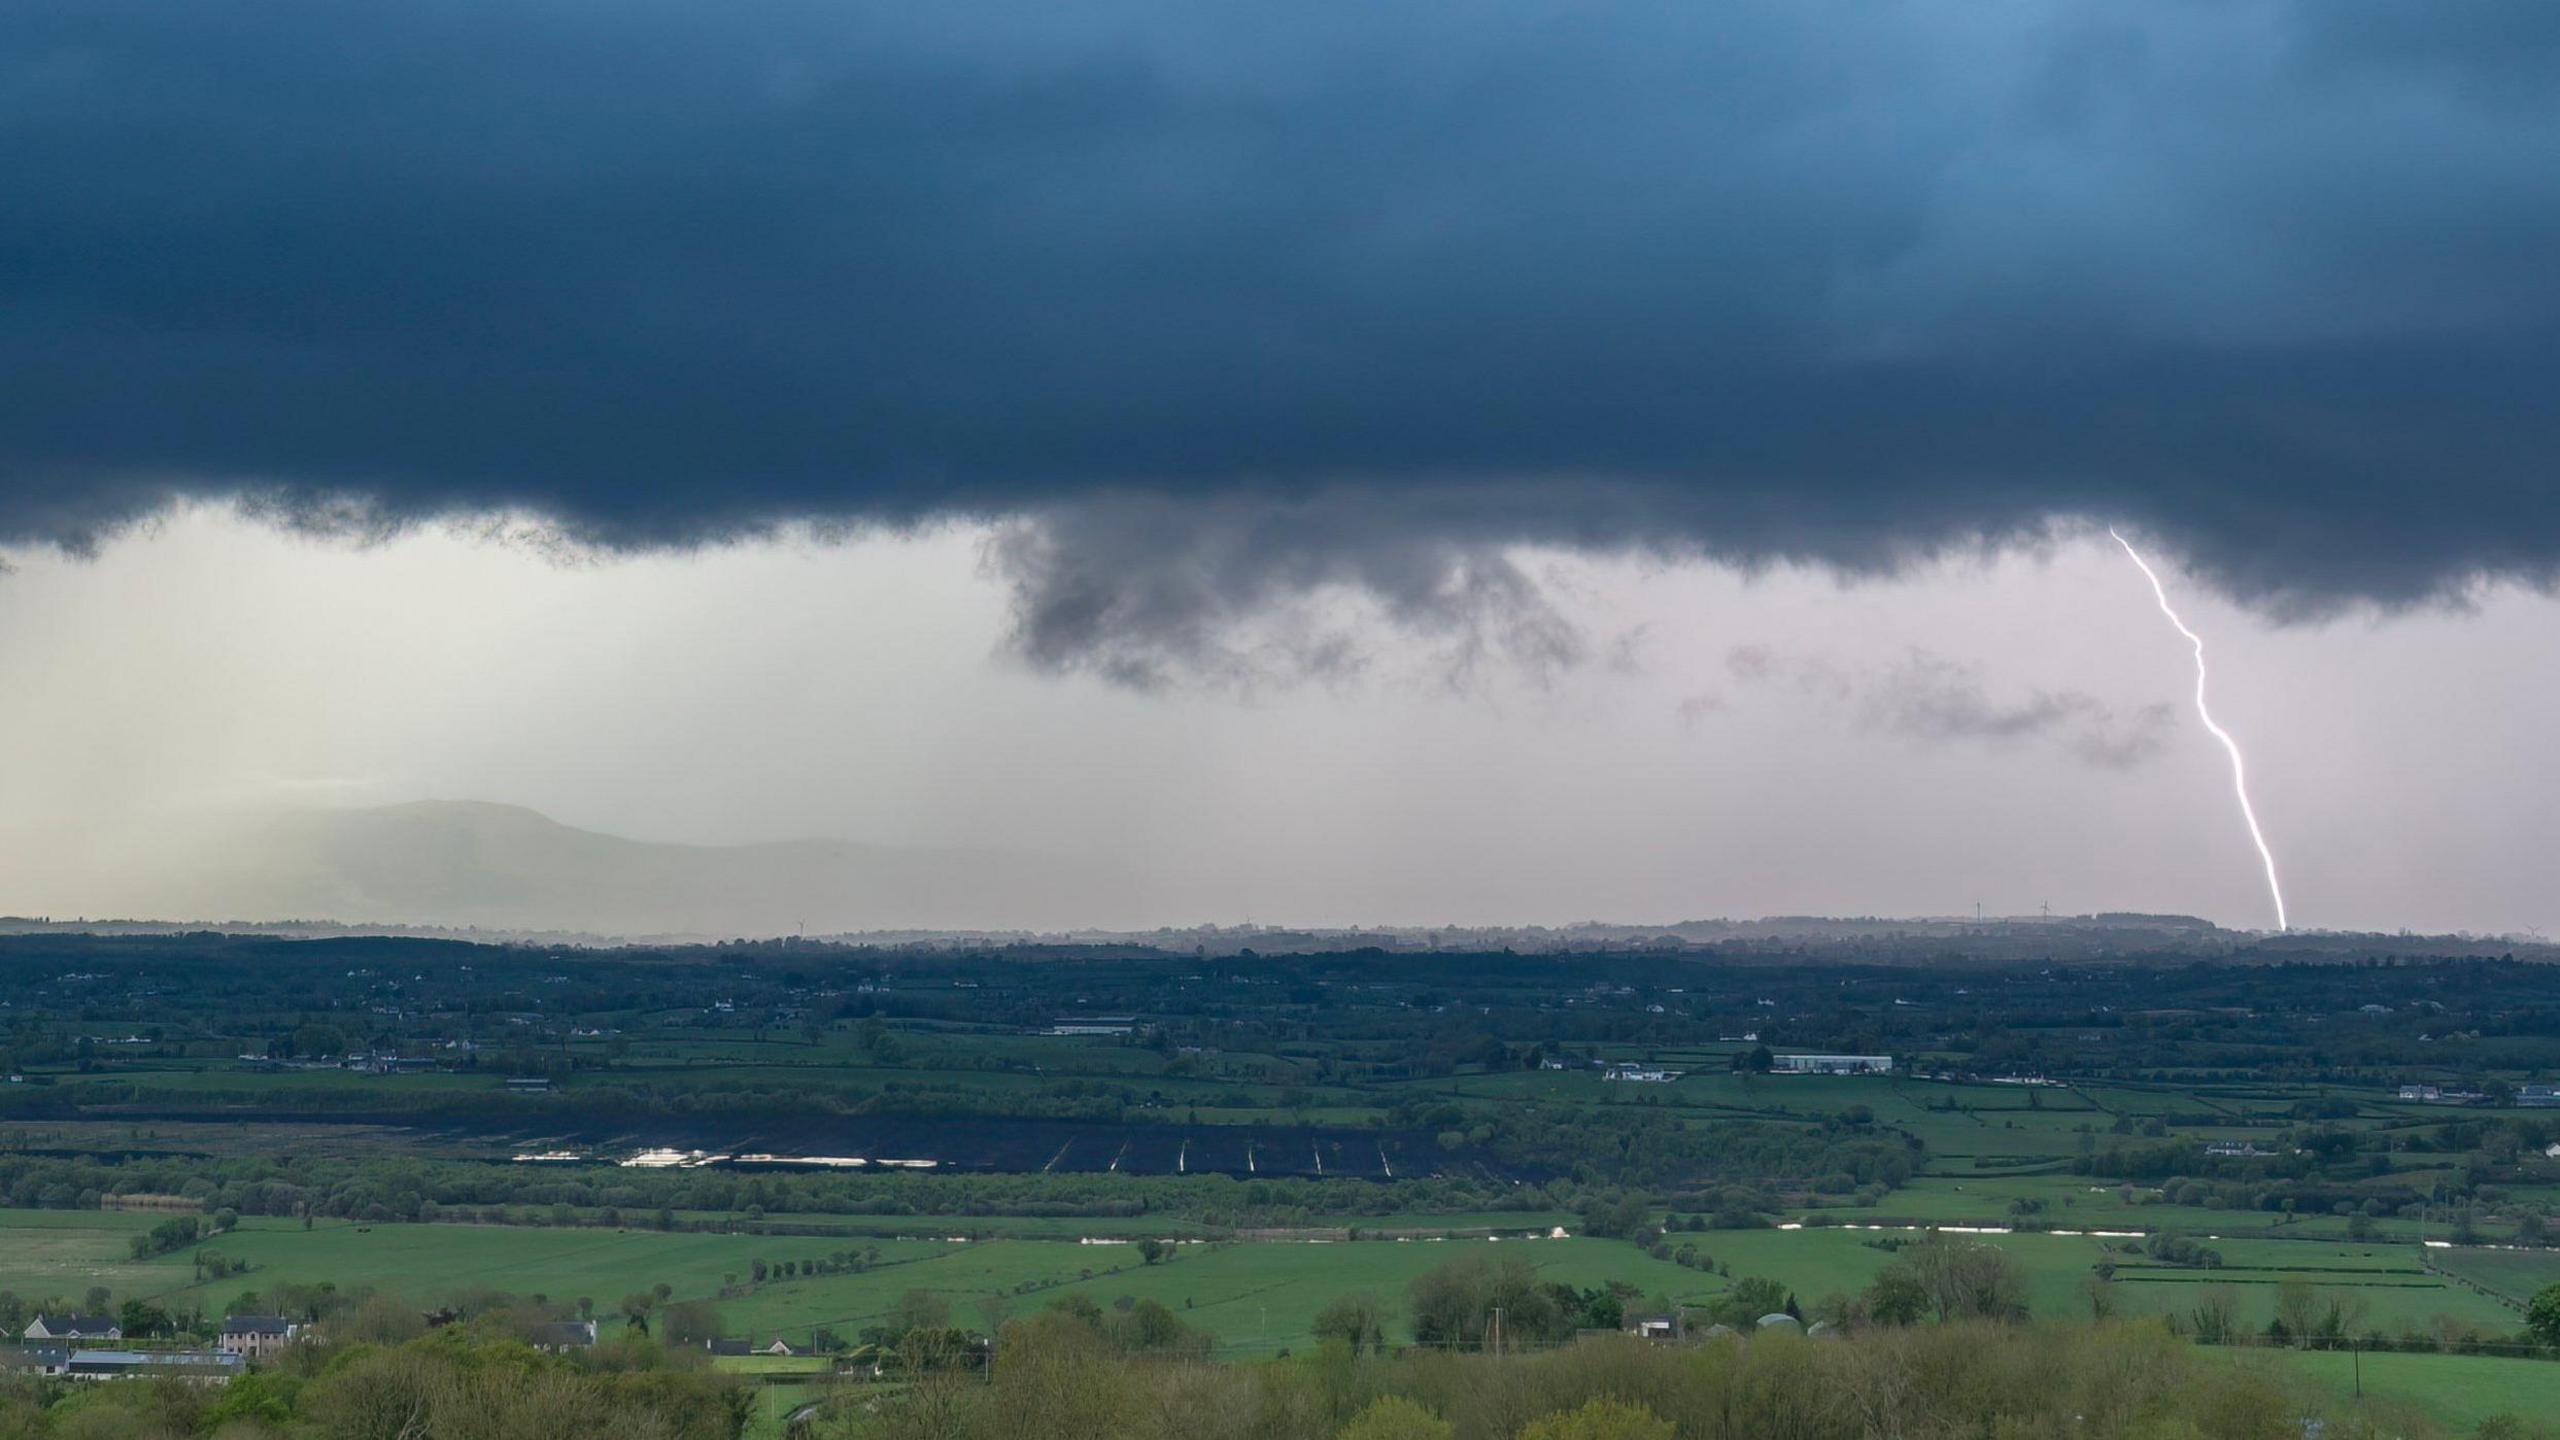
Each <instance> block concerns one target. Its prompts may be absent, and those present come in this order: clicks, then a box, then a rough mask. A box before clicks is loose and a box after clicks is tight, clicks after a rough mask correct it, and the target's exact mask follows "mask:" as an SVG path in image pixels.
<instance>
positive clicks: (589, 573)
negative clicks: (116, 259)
mask: <svg viewBox="0 0 2560 1440" xmlns="http://www.w3.org/2000/svg"><path fill="white" fill-rule="evenodd" d="M987 540H988V532H987V531H986V530H984V529H982V528H980V527H975V526H969V525H963V524H950V525H942V526H937V527H933V528H929V529H926V530H923V531H919V532H913V533H908V534H877V535H871V536H867V537H863V538H858V539H855V540H852V541H849V542H845V543H840V544H839V543H821V542H817V541H812V540H806V539H801V540H794V541H787V542H777V543H761V542H759V543H751V544H740V545H733V546H720V547H712V548H708V549H704V550H699V551H695V552H690V553H683V554H648V555H641V556H636V557H619V556H611V557H603V558H593V557H587V558H571V559H567V560H564V559H563V558H562V557H560V556H558V555H556V554H550V553H545V552H544V551H543V550H541V549H539V548H537V547H533V546H529V545H525V544H521V543H517V544H510V543H503V542H493V541H491V540H490V539H488V538H486V537H485V536H479V535H472V534H465V533H459V532H455V531H451V530H440V529H433V528H425V529H420V530H417V531H413V532H411V533H408V534H405V535H402V536H399V537H397V538H394V539H390V540H388V541H384V542H382V543H379V544H375V545H371V546H367V547H354V546H350V545H347V544H344V543H340V542H333V541H319V540H313V539H309V538H305V537H300V536H296V535H292V534H288V533H284V532H280V531H278V530H275V529H272V528H269V527H266V526H263V525H259V524H256V523H253V522H250V521H246V520H243V519H241V518H239V517H238V516H236V515H234V514H231V513H229V512H227V511H223V510H220V509H217V508H196V509H191V510H188V511H184V512H181V513H179V514H177V515H174V516H172V517H171V518H169V519H167V520H166V521H165V522H163V523H160V524H158V525H155V526H153V527H150V528H149V529H148V530H147V531H144V532H139V533H136V534H133V535H130V536H127V537H125V538H122V539H119V540H116V541H113V542H111V543H110V544H108V545H107V546H106V547H105V548H104V550H103V551H102V552H101V553H100V554H99V555H97V556H96V557H95V558H93V559H85V560H84V559H74V558H67V557H65V556H62V555H60V554H58V553H56V552H53V551H50V550H42V549H26V550H19V551H14V552H11V553H10V555H9V556H8V559H9V561H10V563H11V565H12V566H13V568H14V573H13V574H10V575H9V576H7V577H6V578H5V579H0V695H5V696H7V697H8V699H7V701H6V703H5V704H0V751H5V753H7V754H10V755H12V756H17V757H23V759H22V762H21V763H13V764H10V765H8V766H6V767H0V815H5V816H6V817H7V822H6V824H5V825H0V911H18V912H31V911H50V910H64V909H69V908H72V906H71V904H70V903H68V902H69V900H70V899H72V898H76V900H77V904H78V906H79V908H82V909H84V910H88V911H91V912H93V913H104V912H107V911H111V910H114V909H115V905H114V902H115V900H116V899H117V898H118V889H117V887H118V884H119V877H118V875H117V874H116V873H114V867H113V866H112V865H107V866H101V867H97V868H98V869H99V870H100V871H101V873H84V874H79V875H76V876H68V877H66V876H65V875H64V874H63V870H62V866H61V864H59V863H53V864H50V865H47V864H46V863H44V862H45V861H46V859H47V852H49V851H57V850H58V849H59V842H58V837H59V835H60V834H61V833H63V831H64V830H65V829H66V828H68V829H73V830H86V831H90V832H102V831H103V832H106V833H113V834H139V835H148V834H149V833H151V832H152V831H153V830H155V829H159V828H164V827H166V826H169V825H172V824H177V823H181V822H182V821H183V819H184V817H186V816H187V815H189V814H191V813H193V812H197V811H201V810H205V809H207V808H211V807H226V806H276V805H285V806H310V805H322V806H339V805H344V806H359V805H377V804H388V803H395V802H400V801H406V800H411V799H419V798H446V799H477V800H489V801H498V802H504V803H510V804H519V805H524V806H529V807H532V808H534V809H538V810H540V811H542V812H544V813H546V814H549V815H551V816H552V817H554V818H556V819H559V820H561V821H563V822H566V823H569V824H573V825H578V826H582V827H588V828H593V829H597V830H602V831H607V832H611V833H615V834H621V835H627V836H632V837H637V838H643V839H652V840H661V841H688V842H709V843H723V844H725V843H738V842H747V841H756V840H766V839H777V838H795V837H815V836H825V837H840V838H850V839H858V840H865V841H872V842H878V843H883V844H889V845H899V846H919V847H994V848H1002V849H1012V850H1021V851H1026V852H1031V853H1036V854H1053V855H1075V856H1079V857H1083V858H1086V859H1091V860H1096V861H1099V862H1102V863H1105V864H1109V865H1112V866H1116V867H1121V868H1124V869H1126V870H1127V871H1129V872H1131V873H1133V874H1135V875H1137V876H1139V877H1140V880H1141V884H1140V887H1139V889H1138V891H1137V894H1138V896H1139V898H1138V900H1137V901H1136V902H1135V903H1136V906H1137V913H1107V914H1104V913H1098V914H1091V915H1061V916H1059V917H1057V920H1058V923H1061V924H1111V925H1135V924H1156V923H1190V922H1197V921H1206V920H1216V921H1235V920H1241V919H1244V918H1247V917H1251V918H1255V919H1260V920H1264V921H1286V922H1300V923H1315V922H1331V923H1350V922H1367V923H1386V922H1398V923H1432V922H1481V923H1500V922H1512V923H1527V922H1559V921H1570V920H1575V919H1582V918H1606V919H1622V920H1669V919H1676V918H1682V917H1689V916H1701V915H1717V914H1732V915H1750V914H1765V913H1803V912H1818V913H1859V914H1911V913H1938V914H1944V913H1956V912H1961V911H1964V910H1967V909H1969V908H1970V907H1971V906H1972V904H1973V903H1974V902H1975V901H1976V900H1980V901H1981V902H1982V903H1983V904H1984V905H1985V906H1986V907H1988V908H1989V909H1991V910H1993V911H1995V912H1998V911H2010V912H2022V911H2032V910H2033V909H2034V908H2035V907H2036V906H2037V905H2038V904H2039V903H2047V902H2049V903H2050V904H2051V905H2052V906H2053V907H2054V909H2055V910H2056V911H2057V912H2063V911H2074V912H2076V911H2087V910H2097V909H2150V910H2179V911H2187V912H2191V913H2199V914H2204V915H2207V916H2210V917H2212V918H2214V919H2216V920H2219V921H2222V922H2225V923H2229V924H2236V925H2265V924H2268V923H2270V919H2271V917H2270V915H2269V913H2268V911H2267V906H2266V901H2265V895H2264V890H2263V885H2262V882H2261V879H2260V876H2259V872H2258V869H2257V865H2256V860H2255V856H2254V854H2253V853H2252V851H2251V850H2250V848H2249V843H2248V838H2247V835H2246V832H2245V831H2244V830H2243V829H2242V827H2241V823H2240V819H2239V817H2238V815H2237V814H2236V812H2235V811H2234V809H2233V807H2232V805H2231V795H2230V790H2229V782H2228V776H2227V772H2226V771H2225V770H2224V768H2223V766H2224V761H2223V757H2222V755H2221V754H2220V752H2219V750H2218V749H2217V748H2216V747H2215V746H2214V744H2213V743H2212V741H2211V739H2210V737H2208V736H2207V735H2206V734H2205V732H2204V731H2203V729H2202V728H2201V727H2200V726H2198V725H2197V724H2196V723H2195V721H2194V717H2193V713H2192V711H2191V710H2190V709H2189V708H2188V705H2187V701H2188V696H2189V687H2190V685H2191V671H2190V670H2189V668H2188V664H2189V660H2188V655H2187V651H2186V647H2185V643H2184V642H2183V641H2182V640H2180V639H2179V637H2178V636H2177V635H2176V634H2175V632H2174V631H2172V630H2171V629H2169V627H2168V626H2167V625H2166V624H2165V622H2163V621H2162V619H2161V617H2160V615H2159V613H2158V611H2157V610H2156V609H2155V608H2154V607H2153V605H2152V602H2151V597H2150V595H2149V593H2148V590H2147V588H2146V587H2145V585H2144V582H2143V581H2142V578H2141V577H2140V575H2139V574H2138V573H2136V572H2135V571H2134V570H2133V569H2132V568H2131V567H2130V566H2128V565H2127V564H2126V563H2125V562H2124V559H2123V557H2122V555H2121V554H2120V553H2118V552H2116V551H2115V549H2114V547H2113V546H2112V544H2111V543H2109V542H2107V541H2106V539H2105V536H2104V535H2103V534H2098V535H2096V536H2094V538H2083V539H2081V540H2075V541H2072V542H2069V543H2063V544H2059V545H2057V546H2055V547H2053V548H2052V549H2051V550H2050V551H2049V552H2047V553H2044V554H2041V555H2036V556H2025V555H2010V556H2007V557H2003V558H1998V559H1995V560H1990V561H1987V562H1985V561H1966V562H1950V563H1946V564H1941V565H1938V566H1936V567H1933V568H1930V569H1927V570H1924V571H1921V572H1917V573H1914V574H1912V575H1910V576H1907V577H1905V578H1902V579H1897V580H1891V581H1870V582H1862V583H1857V584H1850V585H1843V584H1841V583H1839V582H1837V581H1835V580H1834V579H1832V578H1830V577H1828V576H1826V575H1822V574H1817V573H1807V572H1798V571H1790V570H1785V569H1780V570H1774V571H1770V572H1766V573H1763V574H1761V575H1758V576H1756V577H1750V578H1746V577H1743V576H1740V575H1738V574H1736V573H1734V572H1732V571H1729V570H1723V569H1718V568H1713V567H1709V566H1705V565H1695V564H1679V565H1672V564H1660V563H1652V562H1642V561H1635V560H1626V559H1594V558H1590V557H1584V556H1578V555H1574V554H1570V553H1566V552H1559V551H1526V552H1515V553H1514V558H1515V559H1516V560H1517V562H1518V563H1519V565H1520V566H1521V568H1522V570H1523V572H1524V573H1525V574H1528V575H1530V576H1531V577H1533V578H1534V579H1535V580H1536V582H1537V586H1538V590H1539V592H1540V593H1541V594H1542V595H1543V596H1544V597H1546V599H1547V601H1548V602H1549V603H1550V604H1551V605H1552V606H1553V610H1554V619H1555V621H1556V623H1559V624H1562V625H1565V626H1568V627H1569V628H1570V629H1571V631H1572V632H1573V633H1574V634H1575V635H1577V636H1578V637H1580V641H1581V648H1582V651H1583V654H1584V658H1583V659H1581V660H1580V661H1578V662H1573V663H1567V664H1561V665H1558V666H1555V667H1553V668H1544V669H1541V668H1532V667H1530V666H1528V665H1526V664H1524V663H1522V662H1519V661H1516V660H1514V659H1507V658H1497V657H1487V656H1476V657H1473V658H1472V660H1471V659H1470V657H1468V656H1467V655H1466V654H1464V653H1462V645H1461V642H1460V641H1459V640H1457V639H1455V638H1453V637H1452V636H1450V635H1448V634H1445V633H1419V634H1418V633H1415V632H1413V631H1412V630H1411V629H1409V628H1399V627H1397V626H1394V625H1391V624H1387V623H1384V622H1382V621H1380V620H1379V619H1378V618H1377V617H1376V616H1374V615H1372V614H1366V613H1363V607H1362V604H1361V602H1358V601H1356V600H1354V599H1351V598H1349V597H1346V596H1341V595H1333V596H1326V597H1319V598H1318V599H1317V600H1316V601H1314V602H1312V603H1311V604H1309V605H1306V606H1301V607H1298V609H1297V610H1296V611H1295V612H1293V613H1291V614H1287V615H1282V616H1279V617H1275V618H1271V619H1269V620H1265V621H1256V622H1254V623H1255V624H1258V625H1261V626H1263V627H1264V628H1265V630H1266V631H1267V632H1269V633H1278V632H1280V631H1283V630H1286V631H1289V632H1290V633H1292V634H1293V635H1296V636H1299V637H1303V636H1304V635H1306V634H1309V633H1333V632H1335V631H1339V632H1340V633H1342V634H1345V635H1351V636H1356V637H1358V639H1357V646H1356V658H1355V659H1349V660H1343V659H1342V657H1340V656H1337V657H1336V659H1337V660H1341V661H1342V663H1340V664H1337V665H1336V667H1335V668H1333V669H1331V670H1329V671H1326V672H1324V673H1322V674H1319V675H1316V676H1313V677H1307V676H1303V675H1300V676H1297V677H1295V678H1286V679H1263V680H1253V679H1246V680H1243V681H1238V680H1237V679H1236V678H1235V677H1234V676H1232V675H1222V676H1220V677H1218V678H1215V679H1203V678H1200V677H1198V676H1185V677H1181V678H1178V679H1177V680H1176V681H1174V682H1173V683H1170V684H1167V685H1163V686H1159V687H1157V688H1155V689H1151V690H1142V689H1132V688H1128V687H1125V686H1119V685H1114V684H1111V683H1107V682H1105V681H1103V680H1099V679H1096V678H1093V677H1092V676H1090V675H1086V674H1076V673H1069V674H1055V673H1048V672H1044V671H1040V670H1036V669H1034V668H1032V667H1031V666H1029V665H1027V664H1026V663H1025V662H1024V661H1022V660H1021V659H1020V658H1018V656H1017V653H1016V651H1015V650H1014V649H1013V648H1012V645H1011V643H1010V640H1009V626H1010V623H1011V616H1010V613H1009V609H1008V603H1009V602H1008V598H1007V593H1006V592H1005V590H1004V589H1003V588H1002V587H1001V586H1000V585H998V584H997V583H995V582H994V581H993V580H992V579H991V578H990V576H989V575H988V573H987V572H986V567H985V566H984V564H983V551H984V548H985V546H986V543H987ZM2165 578H2166V579H2167V581H2168V583H2169V584H2170V585H2171V586H2172V587H2173V589H2174V588H2177V587H2181V586H2182V585H2184V587H2185V588H2184V589H2183V590H2182V591H2181V593H2180V594H2179V600H2180V604H2181V607H2182V609H2183V610H2184V612H2185V613H2186V615H2187V617H2188V619H2189V621H2190V623H2192V624H2194V625H2195V626H2196V627H2197V628H2198V630H2199V631H2200V632H2201V633H2203V634H2204V636H2205V637H2206V639H2207V641H2208V643H2209V645H2210V646H2211V649H2212V655H2213V659H2214V687H2215V688H2214V696H2213V700H2214V706H2215V709H2216V713H2217V715H2218V716H2219V718H2221V719H2222V720H2223V722H2224V723H2225V724H2226V725H2227V726H2229V727H2230V728H2231V729H2232V730H2233V732H2234V733H2235V734H2237V735H2238V736H2239V737H2240V739H2241V741H2242V743H2243V744H2244V745H2245V746H2246V747H2247V748H2248V752H2249V758H2250V762H2251V767H2252V781H2253V784H2254V786H2255V788H2256V792H2257V797H2258V803H2259V806H2260V809H2261V812H2262V815H2263V817H2264V819H2265V822H2266V827H2267V830H2268V834H2269V838H2270V840H2271V842H2272V843H2273V844H2274V846H2275V848H2276V851H2277V854H2278V856H2279V858H2280V859H2281V860H2282V861H2283V863H2284V865H2285V875H2286V881H2287V887H2288V892H2289V898H2290V899H2291V901H2292V903H2293V905H2294V907H2295V920H2296V923H2297V924H2302V925H2308V926H2314V927H2329V928H2379V929H2396V928H2401V927H2409V928H2415V929H2425V930H2443V929H2457V928H2470V929H2478V930H2521V929H2523V928H2524V927H2527V926H2545V925H2546V922H2548V921H2549V920H2550V919H2551V916H2550V914H2549V912H2548V909H2547V906H2548V905H2549V903H2550V895H2551V891H2550V886H2549V880H2550V857H2551V856H2552V855H2553V854H2555V853H2560V820H2555V818H2554V817H2555V814H2560V804H2555V801H2560V757H2556V756H2555V752H2554V750H2553V748H2552V747H2551V746H2550V745H2549V744H2548V740H2547V736H2546V735H2545V734H2543V733H2541V732H2542V727H2543V726H2544V724H2545V723H2546V721H2547V718H2548V716H2549V715H2550V714H2552V713H2553V704H2552V701H2553V699H2554V697H2560V651H2555V649H2554V647H2552V646H2550V645H2549V644H2548V643H2547V638H2548V636H2549V634H2550V633H2552V626H2553V624H2554V622H2555V620H2560V604H2555V602H2554V601H2553V600H2552V599H2550V598H2548V597H2543V596H2538V595H2533V594H2529V593H2523V592H2518V591H2513V590H2501V591H2495V592H2490V593H2486V594H2484V595H2482V596H2481V597H2479V599H2478V600H2477V601H2476V603H2475V604H2474V605H2473V606H2472V607H2471V608H2470V609H2469V610H2468V611H2461V612H2456V611H2431V612H2420V613H2414V614H2406V615H2401V616H2397V617H2393V618H2387V619H2374V618H2371V617H2360V618H2350V619H2345V620H2336V621H2331V622H2328V623H2324V624H2318V625H2279V624H2274V623H2270V622H2269V621H2267V620H2265V619H2264V618H2262V617H2260V616H2258V615H2256V614H2253V613H2251V612H2249V611H2246V610H2243V609H2239V608H2235V607H2233V606H2231V605H2230V604H2228V603H2226V602H2224V601H2222V600H2220V599H2218V598H2217V597H2215V596H2214V595H2212V594H2211V593H2209V592H2207V591H2205V590H2203V589H2202V588H2200V587H2196V586H2193V585H2190V584H2186V583H2185V582H2184V581H2183V579H2182V577H2181V576H2179V575H2178V573H2177V572H2176V571H2175V570H2174V569H2170V570H2168V571H2167V572H2166V575H2165ZM1241 648H1243V649H1244V650H1245V651H1247V652H1251V651H1252V649H1253V645H1252V643H1251V637H1247V643H1245V644H1244V645H1243V646H1242V647H1241ZM144 848H147V847H144ZM92 853H98V854H106V855H113V854H115V853H118V852H117V851H116V850H114V849H113V848H109V849H106V850H103V851H96V852H92ZM124 853H128V854H131V853H141V851H140V850H128V851H126V852H124ZM55 858H56V859H57V860H58V856H57V857H55ZM39 874H41V875H43V876H45V877H46V878H45V889H46V890H48V891H49V892H51V893H34V892H32V891H31V890H30V889H29V877H31V876H35V875H39ZM11 876H15V877H17V881H16V883H12V881H11V879H10V877H11ZM1123 908H1125V907H1123Z"/></svg>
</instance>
